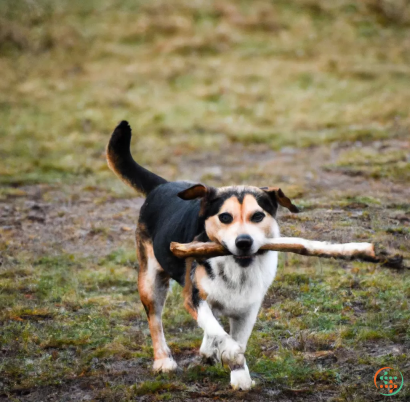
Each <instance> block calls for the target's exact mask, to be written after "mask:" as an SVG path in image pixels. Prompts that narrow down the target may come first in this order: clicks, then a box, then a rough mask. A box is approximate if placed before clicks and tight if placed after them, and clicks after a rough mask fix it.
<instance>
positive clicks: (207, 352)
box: [199, 334, 218, 360]
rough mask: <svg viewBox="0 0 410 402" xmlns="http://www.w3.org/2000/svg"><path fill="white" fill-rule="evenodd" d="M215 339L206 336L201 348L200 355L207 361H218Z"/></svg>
mask: <svg viewBox="0 0 410 402" xmlns="http://www.w3.org/2000/svg"><path fill="white" fill-rule="evenodd" d="M214 340H215V338H213V337H209V336H208V335H206V334H204V339H203V340H202V344H201V347H200V348H199V354H200V355H201V356H202V358H203V359H205V360H217V359H218V357H217V349H216V347H215V345H214Z"/></svg>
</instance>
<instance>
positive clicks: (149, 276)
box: [136, 225, 172, 360]
mask: <svg viewBox="0 0 410 402" xmlns="http://www.w3.org/2000/svg"><path fill="white" fill-rule="evenodd" d="M136 237H137V256H138V261H139V272H138V291H139V294H140V299H141V302H142V304H143V305H144V307H145V309H146V312H147V318H148V325H149V329H150V333H151V338H152V346H153V349H154V359H155V360H158V359H165V358H167V357H172V356H171V354H170V352H169V348H168V346H167V344H166V341H165V337H164V331H163V328H162V319H161V314H162V309H163V304H164V301H165V296H166V289H167V287H168V283H169V276H168V275H166V274H165V272H164V270H163V269H162V267H161V266H160V265H159V263H158V261H157V260H156V258H155V255H154V249H153V247H152V242H151V240H150V239H149V238H147V236H146V231H145V227H144V226H143V225H139V227H138V229H137V233H136Z"/></svg>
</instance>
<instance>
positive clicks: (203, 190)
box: [177, 184, 208, 200]
mask: <svg viewBox="0 0 410 402" xmlns="http://www.w3.org/2000/svg"><path fill="white" fill-rule="evenodd" d="M207 194H208V187H205V186H204V185H203V184H195V185H194V186H192V187H189V188H187V189H186V190H183V191H180V192H179V193H178V194H177V195H178V197H179V198H182V199H183V200H194V199H195V198H203V197H205V196H206V195H207Z"/></svg>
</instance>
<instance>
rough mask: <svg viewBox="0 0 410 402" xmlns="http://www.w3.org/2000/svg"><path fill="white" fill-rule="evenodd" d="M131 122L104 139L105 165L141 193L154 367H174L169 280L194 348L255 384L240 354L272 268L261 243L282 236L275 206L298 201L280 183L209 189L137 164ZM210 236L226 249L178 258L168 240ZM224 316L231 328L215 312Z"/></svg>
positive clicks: (143, 284) (240, 381) (239, 381)
mask: <svg viewBox="0 0 410 402" xmlns="http://www.w3.org/2000/svg"><path fill="white" fill-rule="evenodd" d="M130 143H131V127H130V125H129V124H128V122H126V121H122V122H121V123H120V124H119V125H118V126H117V127H116V128H115V130H114V132H113V134H112V135H111V138H110V141H109V143H108V145H107V151H106V154H107V162H108V165H109V167H110V168H111V170H113V171H114V173H116V175H117V176H118V177H119V178H120V179H121V180H123V181H124V182H125V183H126V184H127V185H129V186H131V187H132V188H133V189H135V190H137V191H138V192H140V193H143V194H144V195H145V196H146V200H145V202H144V204H143V206H142V207H141V211H140V216H139V220H138V227H137V230H136V246H137V257H138V261H139V271H138V290H139V294H140V298H141V302H142V304H143V306H144V308H145V311H146V314H147V317H148V323H149V329H150V333H151V337H152V344H153V349H154V365H153V369H154V371H156V372H170V371H173V370H176V369H177V363H176V362H175V360H174V359H173V357H172V354H171V351H170V349H169V347H168V345H167V343H166V340H165V336H164V331H163V327H162V318H161V317H162V310H163V307H164V304H165V299H166V296H167V292H168V289H169V282H170V279H171V278H172V279H174V280H175V281H176V282H178V283H179V284H180V285H181V286H182V287H183V297H184V306H185V308H186V309H187V310H188V312H189V313H190V314H191V316H192V317H193V318H194V319H195V320H196V321H197V322H198V325H199V326H200V327H201V328H202V329H203V331H204V337H203V341H202V344H201V347H200V355H201V356H202V357H203V358H204V359H205V360H207V361H209V362H217V361H219V362H222V363H225V364H227V365H228V366H229V368H230V370H231V372H230V384H231V386H232V387H233V388H234V389H241V390H248V389H250V388H251V387H252V386H253V385H254V382H253V381H252V379H251V377H250V374H249V369H248V366H247V364H246V360H245V357H244V354H245V350H246V345H247V342H248V339H249V336H250V335H251V332H252V329H253V326H254V324H255V321H256V318H257V315H258V311H259V309H260V306H261V304H262V301H263V298H264V296H265V294H266V291H267V290H268V288H269V286H270V285H271V283H272V282H273V280H274V278H275V274H276V268H277V262H278V254H277V252H276V251H263V250H260V249H259V248H260V247H261V246H262V245H263V244H264V243H265V241H266V239H269V238H275V237H280V232H279V226H278V223H277V221H276V219H275V216H276V211H277V209H278V205H281V206H284V207H286V208H288V209H289V210H290V211H291V212H294V213H297V212H298V208H297V207H296V206H295V205H294V204H293V203H292V202H291V201H290V199H289V198H288V197H286V195H285V194H284V193H283V192H282V191H281V190H280V189H278V188H269V187H264V188H258V187H253V186H230V187H221V188H214V187H209V186H205V185H203V184H195V183H190V182H187V181H176V182H168V181H167V180H165V179H164V178H162V177H160V176H158V175H156V174H154V173H152V172H150V171H149V170H147V169H145V168H143V167H142V166H140V165H138V164H137V163H136V162H135V161H134V159H133V157H132V155H131V152H130ZM194 240H197V241H202V242H208V241H213V242H216V243H219V244H221V245H223V246H224V247H225V248H226V249H228V250H229V252H230V253H231V254H232V255H228V256H224V257H214V258H209V259H193V258H187V259H185V260H184V259H180V258H177V257H175V256H174V255H173V254H172V253H171V251H170V243H171V242H173V241H174V242H179V243H189V242H192V241H194ZM220 315H223V316H226V317H228V318H229V323H230V333H229V334H228V333H227V332H225V330H224V329H223V327H222V326H221V324H220V323H219V321H218V320H217V318H216V317H218V316H220Z"/></svg>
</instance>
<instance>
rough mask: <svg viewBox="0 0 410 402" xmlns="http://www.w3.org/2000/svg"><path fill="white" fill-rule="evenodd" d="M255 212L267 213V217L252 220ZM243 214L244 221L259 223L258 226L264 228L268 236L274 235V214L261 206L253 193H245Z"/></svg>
mask: <svg viewBox="0 0 410 402" xmlns="http://www.w3.org/2000/svg"><path fill="white" fill-rule="evenodd" d="M255 212H263V213H264V214H265V218H263V220H262V222H258V223H257V222H252V221H251V219H252V216H253V215H254V213H255ZM242 216H243V220H244V222H248V223H250V224H253V225H257V226H258V228H260V229H261V230H263V232H264V233H265V236H266V237H272V236H273V233H272V228H273V223H274V220H275V219H274V218H273V217H272V215H270V214H269V213H267V212H266V211H265V210H264V209H263V208H261V207H260V205H259V204H258V202H257V201H256V199H255V197H254V196H252V195H251V194H247V195H245V197H244V199H243V206H242Z"/></svg>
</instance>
